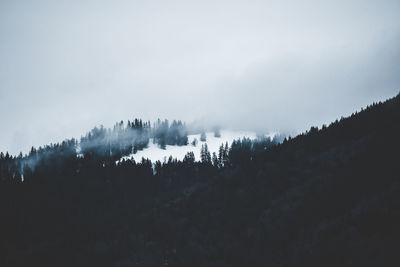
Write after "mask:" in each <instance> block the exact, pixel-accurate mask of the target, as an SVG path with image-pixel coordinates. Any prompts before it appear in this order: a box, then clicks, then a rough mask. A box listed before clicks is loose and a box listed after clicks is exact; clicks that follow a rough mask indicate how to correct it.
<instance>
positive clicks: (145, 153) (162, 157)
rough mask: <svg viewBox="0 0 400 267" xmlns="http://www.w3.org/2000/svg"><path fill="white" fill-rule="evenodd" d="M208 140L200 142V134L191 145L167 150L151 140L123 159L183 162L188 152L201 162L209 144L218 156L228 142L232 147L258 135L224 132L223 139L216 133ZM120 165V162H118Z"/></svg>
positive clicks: (189, 137)
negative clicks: (202, 152) (235, 143)
mask: <svg viewBox="0 0 400 267" xmlns="http://www.w3.org/2000/svg"><path fill="white" fill-rule="evenodd" d="M206 136H207V140H206V141H205V142H201V141H200V134H195V135H189V136H188V139H189V144H188V145H186V146H169V145H167V146H166V148H165V149H161V148H160V147H159V146H158V145H157V144H153V140H152V139H150V142H149V146H148V147H147V148H145V149H144V150H140V151H138V152H137V153H136V154H131V155H129V156H125V157H122V158H121V159H120V161H122V160H123V159H125V160H127V159H134V160H135V161H136V162H141V161H142V158H145V159H149V160H151V162H153V163H154V162H156V161H157V160H159V161H161V162H164V161H168V158H169V157H170V156H172V157H173V158H176V159H178V160H182V159H183V158H184V157H185V155H186V154H187V153H188V152H193V153H194V155H195V159H196V161H198V160H200V150H201V146H202V145H203V144H205V143H207V146H208V150H209V151H210V153H211V155H212V153H213V152H215V153H216V154H217V155H218V151H219V147H220V146H221V144H224V145H225V143H226V142H228V145H229V146H230V145H231V144H232V142H233V141H234V140H238V139H242V138H244V137H246V138H250V139H256V137H257V135H256V133H254V132H245V131H228V130H222V131H221V137H214V132H208V133H206ZM194 139H197V141H198V142H197V145H196V146H193V145H192V142H193V140H194ZM117 163H118V162H117Z"/></svg>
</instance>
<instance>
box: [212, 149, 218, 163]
mask: <svg viewBox="0 0 400 267" xmlns="http://www.w3.org/2000/svg"><path fill="white" fill-rule="evenodd" d="M212 164H213V165H214V167H219V162H218V158H217V154H216V153H215V152H213V155H212Z"/></svg>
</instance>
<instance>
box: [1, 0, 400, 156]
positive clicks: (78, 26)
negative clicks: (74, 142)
mask: <svg viewBox="0 0 400 267" xmlns="http://www.w3.org/2000/svg"><path fill="white" fill-rule="evenodd" d="M190 2H191V1H145V2H143V1H76V2H75V1H2V2H1V3H0V58H1V60H0V114H1V115H0V125H1V129H2V131H1V132H0V140H1V142H0V151H5V150H9V151H11V152H12V153H17V152H18V151H20V150H23V151H27V150H28V149H29V147H30V146H31V145H35V146H38V145H43V144H46V143H49V142H57V141H61V140H62V139H64V138H68V137H72V136H74V137H79V136H80V135H82V134H84V133H85V132H86V131H87V130H89V129H90V128H91V127H92V126H94V125H99V124H104V125H106V126H111V125H112V124H113V123H114V122H115V121H118V120H121V119H125V120H127V119H131V118H132V117H134V116H135V117H142V118H143V119H146V120H147V119H151V120H154V119H156V118H158V117H160V118H169V119H175V118H176V119H182V120H185V121H188V122H190V121H194V120H202V121H205V122H207V123H211V122H212V123H214V122H215V123H221V124H224V125H226V126H230V127H239V126H238V125H240V126H241V127H245V128H248V129H255V130H260V131H266V130H281V131H291V132H297V131H300V130H304V129H306V128H308V127H309V126H311V125H314V124H321V123H328V122H329V121H331V120H334V119H335V118H336V117H340V116H341V115H349V114H350V113H351V112H352V111H354V110H355V109H359V108H361V107H362V106H364V105H366V104H369V103H371V102H373V101H377V100H382V99H385V98H387V97H390V96H393V95H394V94H396V93H397V92H398V91H399V88H400V78H399V77H400V75H398V74H399V73H400V53H399V51H400V21H399V20H398V14H399V11H400V3H399V1H384V2H382V1H372V0H371V1H361V0H360V1H323V2H322V1H285V2H284V3H283V2H282V1H197V2H192V3H190Z"/></svg>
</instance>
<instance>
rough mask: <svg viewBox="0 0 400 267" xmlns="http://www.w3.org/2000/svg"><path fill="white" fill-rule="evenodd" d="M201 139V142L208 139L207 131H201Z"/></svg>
mask: <svg viewBox="0 0 400 267" xmlns="http://www.w3.org/2000/svg"><path fill="white" fill-rule="evenodd" d="M200 141H201V142H205V141H207V136H206V133H205V132H202V133H201V135H200Z"/></svg>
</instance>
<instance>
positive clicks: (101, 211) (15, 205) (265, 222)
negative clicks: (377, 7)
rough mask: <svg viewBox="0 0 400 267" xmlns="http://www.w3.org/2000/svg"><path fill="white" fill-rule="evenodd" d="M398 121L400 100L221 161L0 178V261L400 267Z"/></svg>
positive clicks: (75, 167) (79, 168) (77, 167)
mask: <svg viewBox="0 0 400 267" xmlns="http://www.w3.org/2000/svg"><path fill="white" fill-rule="evenodd" d="M399 122H400V95H398V96H397V97H395V98H393V99H390V100H388V101H386V102H385V103H379V104H374V105H372V106H370V107H368V108H367V109H366V110H363V111H361V112H359V113H357V114H354V115H352V116H351V117H349V118H345V119H341V120H340V121H337V122H334V123H332V124H331V125H330V126H329V127H324V128H323V129H321V130H318V129H316V128H312V129H310V131H309V132H307V133H305V134H302V135H299V136H297V137H296V138H293V139H289V140H286V141H284V142H283V143H282V144H279V145H275V146H272V147H270V148H268V149H267V150H261V151H257V153H256V152H249V151H247V146H245V145H243V144H239V145H236V146H232V148H231V150H230V159H229V160H230V163H229V164H226V166H225V167H223V168H215V167H213V166H212V165H208V164H204V163H193V162H192V163H187V162H186V163H184V162H175V161H174V162H169V163H167V164H166V165H165V166H163V167H162V168H161V167H160V169H158V172H157V173H156V174H153V173H152V172H151V166H148V163H146V162H144V163H143V165H133V164H131V163H127V164H125V165H122V166H110V167H106V168H101V169H99V168H98V167H94V166H92V165H90V164H89V165H84V164H83V163H82V162H78V163H74V162H68V165H62V166H64V167H63V168H64V169H62V171H61V170H52V171H51V172H50V171H49V172H46V171H45V170H40V171H41V172H39V171H37V172H36V173H35V174H34V175H33V176H32V178H31V179H30V180H28V181H26V182H24V183H22V184H12V183H11V184H9V183H7V184H5V183H1V186H0V190H1V191H0V211H1V214H3V216H2V219H1V222H0V224H1V227H0V236H1V237H2V238H1V240H0V256H1V257H0V265H1V266H34V265H40V266H72V265H73V266H161V265H167V264H168V266H399V265H400V258H399V257H398V241H399V240H400V229H399V227H398V225H399V224H400V164H399V162H400V156H399V151H400V139H399V136H400V124H399ZM235 151H236V152H235ZM68 166H69V167H68Z"/></svg>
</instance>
